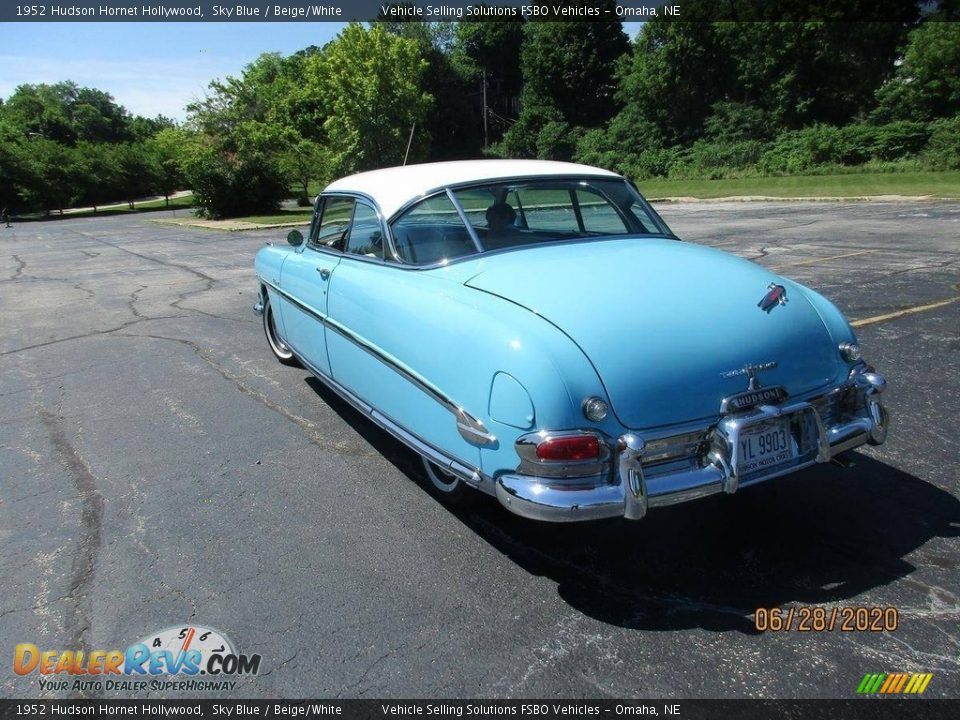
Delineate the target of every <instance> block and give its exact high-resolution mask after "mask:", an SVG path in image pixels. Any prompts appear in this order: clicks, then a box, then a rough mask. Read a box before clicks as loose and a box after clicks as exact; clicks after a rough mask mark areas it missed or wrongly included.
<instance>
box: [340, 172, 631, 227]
mask: <svg viewBox="0 0 960 720" xmlns="http://www.w3.org/2000/svg"><path fill="white" fill-rule="evenodd" d="M541 175H590V176H594V177H596V176H602V177H614V178H615V177H620V176H619V175H617V174H616V173H612V172H610V171H609V170H603V169H602V168H597V167H591V166H590V165H578V164H576V163H566V162H554V161H552V160H458V161H456V162H438V163H423V164H421V165H405V166H403V167H391V168H384V169H382V170H371V171H369V172H363V173H357V174H356V175H348V176H347V177H345V178H341V179H339V180H335V181H334V182H332V183H330V184H329V185H328V186H327V187H326V188H325V189H324V191H323V192H325V193H327V192H356V193H363V194H364V195H369V196H370V197H372V198H373V199H374V200H376V201H377V204H379V205H380V210H381V211H382V212H383V216H384V217H385V218H389V217H391V216H392V215H393V214H394V213H395V212H396V211H397V210H399V209H400V208H401V207H403V206H404V205H406V204H407V203H408V202H410V201H411V200H414V199H416V198H418V197H420V196H422V195H425V194H426V193H428V192H430V191H431V190H437V189H438V188H443V187H447V186H448V185H457V184H460V183H467V182H473V181H477V182H482V181H484V180H504V179H509V178H512V177H536V176H541Z"/></svg>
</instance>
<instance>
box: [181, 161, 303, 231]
mask: <svg viewBox="0 0 960 720" xmlns="http://www.w3.org/2000/svg"><path fill="white" fill-rule="evenodd" d="M185 171H186V172H185V174H186V178H187V182H188V183H189V184H190V187H191V188H193V194H194V198H195V202H196V203H197V205H198V206H199V209H198V211H197V212H198V213H199V214H200V215H203V216H204V217H208V218H227V217H240V216H244V215H257V214H268V213H273V212H276V211H277V210H278V209H279V208H280V201H281V200H283V199H284V198H285V197H286V196H287V195H288V194H289V189H288V187H287V183H286V180H285V179H284V177H283V175H282V174H281V173H280V171H279V169H278V168H277V165H276V163H274V162H272V161H271V159H270V158H269V157H267V156H266V155H265V154H263V153H257V152H254V153H251V154H250V155H248V156H246V157H242V158H241V157H238V156H237V155H234V154H231V153H226V152H223V151H221V150H219V149H217V148H214V147H208V148H204V149H203V150H200V151H199V152H198V153H197V155H196V156H194V157H193V158H192V159H191V160H190V161H189V162H188V163H187V166H186V168H185Z"/></svg>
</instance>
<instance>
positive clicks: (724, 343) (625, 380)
mask: <svg viewBox="0 0 960 720" xmlns="http://www.w3.org/2000/svg"><path fill="white" fill-rule="evenodd" d="M476 270H477V271H478V272H477V273H475V274H472V276H471V277H469V279H467V280H466V282H465V284H466V285H467V286H469V287H472V288H475V289H478V290H482V291H484V292H488V293H491V294H494V295H497V296H499V297H502V298H504V299H506V300H509V301H511V302H514V303H517V304H519V305H521V306H523V307H525V308H527V309H529V310H530V311H532V312H534V313H536V314H538V315H540V316H542V317H544V318H545V319H546V320H548V321H550V322H551V323H553V324H554V325H556V326H557V327H558V328H560V329H561V330H562V331H563V332H564V333H566V334H567V335H568V336H569V337H570V338H571V339H572V340H573V341H574V342H576V343H577V344H578V345H579V346H580V348H581V349H582V350H583V352H584V353H585V354H586V356H587V357H588V358H589V359H590V361H591V362H592V363H593V365H594V367H595V368H596V370H597V373H598V375H599V376H600V379H601V381H602V382H603V384H604V386H605V388H606V390H607V394H608V396H609V398H610V401H611V403H612V407H613V411H614V412H615V413H616V415H617V417H618V418H619V420H620V421H621V423H622V424H623V425H625V426H626V427H629V428H634V429H645V428H650V427H657V426H663V425H672V424H676V423H681V422H686V421H693V420H699V419H703V418H715V417H716V416H717V415H718V413H719V409H720V402H721V400H722V399H723V398H724V397H726V396H729V395H733V394H736V393H738V392H741V391H744V390H746V389H747V387H748V378H747V376H746V375H745V374H741V375H735V376H724V374H726V373H730V371H736V370H740V369H742V368H743V367H744V366H745V365H747V364H752V365H762V364H766V363H776V364H777V365H776V367H775V368H771V369H767V370H764V371H762V372H760V373H758V379H759V381H760V384H761V386H763V387H769V386H771V385H782V386H784V387H785V388H786V389H787V391H788V393H789V394H790V395H791V396H794V395H798V394H802V393H805V392H808V391H811V390H814V389H816V388H819V387H822V386H824V385H826V384H828V383H831V382H834V381H835V380H836V379H837V377H838V376H839V375H840V374H842V372H843V366H842V361H841V359H840V356H839V354H838V352H837V349H836V347H834V342H833V340H832V339H831V337H830V334H829V333H828V331H827V329H826V327H825V326H824V324H823V322H822V320H821V319H820V316H819V314H818V313H817V311H816V310H815V308H814V307H813V306H812V305H811V304H810V303H809V302H808V301H807V299H806V297H805V296H804V295H803V294H801V293H799V292H796V291H793V292H789V293H788V298H787V300H788V302H787V304H786V305H782V306H781V305H776V306H774V307H773V308H772V309H771V310H770V312H764V311H763V310H762V309H761V308H760V307H759V306H758V303H759V302H760V300H761V298H763V297H764V295H765V294H766V293H767V288H768V286H769V285H770V283H773V282H777V283H780V282H782V281H781V279H780V278H779V277H778V276H777V275H776V274H775V273H773V272H772V271H770V270H766V269H764V268H763V267H760V266H759V265H756V264H754V263H752V262H749V261H746V260H743V259H741V258H738V257H736V256H734V255H731V254H728V253H725V252H721V251H718V250H714V249H711V248H707V247H704V246H700V245H693V244H690V243H685V242H679V241H676V240H667V239H660V238H653V239H647V238H641V239H617V240H607V241H596V242H586V243H564V244H562V245H556V246H542V247H537V248H530V249H528V250H526V251H521V252H508V253H501V254H497V255H491V256H485V257H484V258H483V260H482V261H481V262H478V263H477V264H476Z"/></svg>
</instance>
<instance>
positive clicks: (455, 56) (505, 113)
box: [451, 17, 524, 143]
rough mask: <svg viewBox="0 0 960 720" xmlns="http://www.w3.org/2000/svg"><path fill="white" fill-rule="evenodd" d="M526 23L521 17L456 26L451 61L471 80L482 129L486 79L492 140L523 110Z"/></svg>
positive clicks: (478, 124) (469, 88)
mask: <svg viewBox="0 0 960 720" xmlns="http://www.w3.org/2000/svg"><path fill="white" fill-rule="evenodd" d="M523 25H524V23H523V20H522V19H521V18H519V17H518V18H509V19H504V20H499V19H497V20H489V21H484V22H462V23H458V24H457V26H456V30H455V36H454V41H453V46H452V51H451V62H452V63H453V65H454V67H455V68H457V70H458V72H459V74H460V75H461V76H462V77H463V78H465V81H466V82H467V91H466V92H467V97H468V98H469V99H470V100H471V102H472V105H473V106H474V108H476V116H477V120H476V127H477V128H478V130H481V131H482V129H483V91H484V82H486V95H487V98H486V103H487V104H486V112H487V135H488V141H489V142H491V143H493V142H498V141H499V140H500V139H501V138H502V137H503V134H504V133H505V132H506V131H507V130H508V129H509V128H510V125H512V124H513V122H515V121H516V118H517V115H518V113H519V108H520V92H521V90H522V88H523V73H522V70H521V63H520V49H521V47H522V46H523Z"/></svg>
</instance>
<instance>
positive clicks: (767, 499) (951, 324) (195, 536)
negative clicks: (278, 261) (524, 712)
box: [0, 202, 960, 699]
mask: <svg viewBox="0 0 960 720" xmlns="http://www.w3.org/2000/svg"><path fill="white" fill-rule="evenodd" d="M658 209H659V210H660V212H661V213H662V215H663V216H664V218H665V219H666V220H667V222H668V223H670V224H671V225H672V226H673V227H674V229H675V230H676V231H677V233H678V234H679V235H681V236H682V237H685V238H687V239H688V240H691V241H695V242H702V243H706V244H711V245H716V246H720V247H723V248H724V249H726V250H729V251H731V252H734V253H737V254H739V255H742V256H744V257H747V258H750V259H753V260H756V261H757V262H759V263H761V264H763V265H766V266H768V267H770V268H773V269H775V270H777V271H779V272H782V273H784V274H786V275H788V276H790V277H793V278H795V279H797V280H799V281H801V282H804V283H807V284H809V285H811V286H813V287H814V288H816V289H817V290H820V291H822V292H824V293H825V294H826V295H827V296H828V297H830V298H832V299H833V300H834V301H835V302H837V304H838V305H839V306H840V307H841V309H843V310H844V311H845V312H846V313H847V314H848V316H849V317H850V318H852V319H855V320H859V321H864V322H862V326H861V327H860V328H859V330H858V332H859V335H860V340H861V345H862V346H863V348H864V352H865V354H866V355H867V356H868V358H869V359H870V360H871V361H872V362H873V363H874V364H876V365H877V366H878V368H879V369H880V370H881V371H882V372H883V373H884V374H885V375H886V376H887V378H888V381H889V383H890V390H889V397H888V401H889V406H890V409H891V412H892V415H893V425H892V429H891V432H890V438H889V440H888V443H887V444H886V445H885V446H883V447H881V448H870V449H866V450H863V451H858V452H856V453H854V459H855V461H856V464H855V466H854V467H851V468H848V469H842V468H839V467H835V466H832V465H831V466H818V467H816V468H813V469H810V470H807V471H804V472H802V473H800V474H798V475H795V476H791V477H788V478H785V479H782V480H778V481H775V482H772V483H768V484H766V485H763V486H759V487H755V488H752V489H749V490H745V491H744V492H742V493H740V494H737V495H735V496H733V497H730V498H726V497H719V498H716V497H715V498H710V499H707V500H703V501H699V502H697V503H693V504H687V505H681V506H675V507H672V508H660V509H656V510H652V511H651V513H650V514H649V515H648V517H647V518H646V519H645V520H644V521H642V522H640V523H626V522H609V523H599V524H591V525H582V526H551V525H540V524H536V523H532V522H529V521H525V520H522V519H520V518H516V517H513V516H511V515H509V514H508V513H506V512H505V511H503V510H501V509H500V508H499V506H497V505H496V504H495V503H494V502H492V501H491V502H489V503H482V504H481V505H480V506H479V507H477V508H476V509H473V510H469V511H464V512H460V513H454V512H451V511H450V510H448V509H446V508H444V507H443V506H442V505H440V504H438V502H437V501H436V500H434V499H433V497H432V496H431V495H430V494H428V493H427V492H426V490H425V489H424V486H423V485H422V484H421V483H422V482H423V481H422V479H421V478H420V470H419V466H418V464H417V462H416V459H415V458H414V457H413V456H412V455H411V454H410V453H409V452H407V451H406V450H405V449H403V448H402V447H401V446H399V445H398V444H397V443H396V442H394V441H393V440H391V439H390V438H389V437H387V436H386V435H385V434H383V433H382V432H380V431H378V430H377V429H376V428H375V427H374V426H372V425H371V424H370V423H368V422H366V421H365V420H363V419H362V418H361V417H360V416H359V415H358V414H357V413H356V412H354V411H353V410H352V409H350V408H349V407H348V406H346V405H345V404H344V403H343V402H341V401H340V400H338V399H337V398H336V397H335V396H334V395H332V394H331V393H330V392H329V391H327V390H325V389H324V388H323V387H322V386H321V384H320V383H319V382H317V381H315V380H313V379H312V378H310V376H309V375H308V374H307V373H306V372H305V371H303V370H298V369H294V368H289V367H283V366H281V365H279V364H277V363H276V362H274V360H273V357H272V356H271V354H270V352H269V350H268V348H267V345H266V343H265V341H264V339H263V335H262V331H261V328H260V324H259V319H258V318H257V317H256V316H254V315H253V313H252V312H251V310H250V307H251V305H252V304H253V302H254V300H255V283H254V278H253V273H252V265H251V263H252V258H253V254H254V253H255V252H256V250H257V248H259V247H260V246H261V245H262V244H263V243H264V241H266V240H274V241H278V242H283V236H284V234H285V231H276V230H274V231H256V232H244V233H220V232H214V231H209V230H200V229H190V228H182V227H173V226H165V225H158V224H155V223H152V222H148V221H147V219H146V217H148V216H140V217H134V218H128V217H112V218H103V219H66V220H62V221H57V222H45V223H29V224H22V225H17V226H16V227H14V228H12V229H4V228H0V308H2V328H3V330H2V333H0V400H2V401H0V543H2V547H3V551H2V553H0V601H2V604H0V696H3V697H20V698H27V697H36V696H48V697H49V696H51V695H49V694H45V693H42V692H41V691H40V689H39V686H38V685H37V676H36V675H33V676H31V677H27V678H24V677H18V676H16V675H15V674H14V673H13V670H12V656H13V648H14V645H15V644H17V643H21V642H33V643H35V644H37V645H38V646H40V647H41V648H59V649H77V648H86V649H88V650H89V649H114V648H125V647H126V646H127V645H128V644H130V643H132V642H134V641H135V640H137V639H139V638H141V637H143V636H145V635H147V634H148V633H150V632H152V631H156V630H159V629H161V628H166V627H169V626H172V625H178V624H181V623H201V624H205V625H209V626H212V627H215V628H218V629H220V630H222V631H224V632H225V633H226V634H228V635H229V636H230V637H231V638H232V639H233V640H234V641H235V642H236V643H237V644H238V645H239V646H240V649H241V650H242V651H243V652H246V653H260V654H261V655H262V656H263V662H262V667H261V673H260V675H258V676H256V677H247V678H243V679H241V680H239V681H238V684H237V686H236V689H235V690H234V691H233V692H232V695H234V696H236V697H278V696H284V697H548V698H552V697H571V698H572V697H600V698H602V697H631V698H634V697H635V698H664V699H667V698H684V697H687V698H693V697H790V698H793V697H797V698H800V697H839V698H847V697H854V696H855V690H856V687H857V685H858V684H859V682H860V680H861V679H862V678H863V676H864V674H866V673H870V672H930V673H933V674H934V677H933V679H932V682H931V683H930V685H929V687H928V689H927V691H926V695H925V697H960V582H958V581H960V571H958V562H960V539H958V538H960V499H958V497H960V480H958V472H957V468H958V467H960V430H958V428H960V402H958V398H960V302H953V300H954V299H956V298H957V297H958V295H960V285H958V283H960V203H937V202H922V203H919V202H914V203H911V202H902V203H892V202H890V203H887V202H871V203H759V202H757V203H690V204H665V205H660V206H659V208H658ZM150 217H156V216H150ZM718 282H722V279H718ZM680 289H682V290H685V291H687V292H696V293H700V294H702V297H703V301H704V306H705V308H709V303H710V297H711V294H712V293H714V292H716V291H717V288H715V287H702V288H678V290H680ZM798 352H802V348H798ZM781 606H784V607H786V606H793V607H801V606H824V607H827V608H833V607H856V606H880V607H888V606H892V607H896V608H897V609H898V611H899V619H900V620H899V628H898V629H897V630H896V631H895V632H840V631H839V630H835V631H833V632H822V633H817V632H808V633H799V632H779V633H773V632H767V633H759V632H757V631H756V630H755V628H754V624H753V614H754V611H755V610H756V609H757V608H772V607H781ZM69 694H70V693H59V695H69ZM106 694H107V695H114V694H115V695H118V696H126V695H128V693H123V692H120V693H106Z"/></svg>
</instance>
